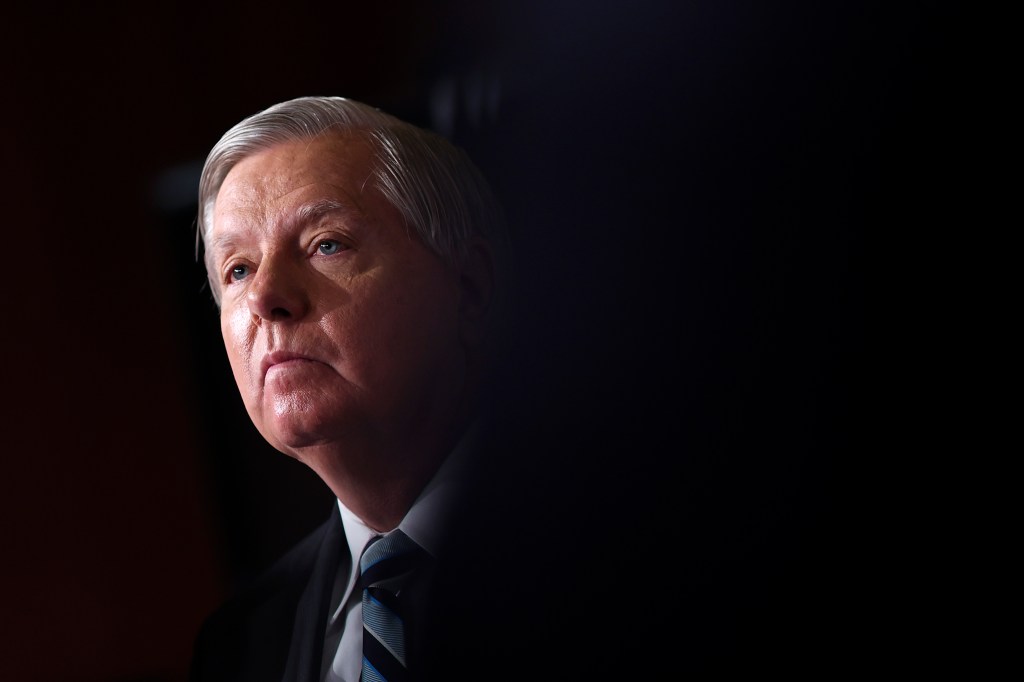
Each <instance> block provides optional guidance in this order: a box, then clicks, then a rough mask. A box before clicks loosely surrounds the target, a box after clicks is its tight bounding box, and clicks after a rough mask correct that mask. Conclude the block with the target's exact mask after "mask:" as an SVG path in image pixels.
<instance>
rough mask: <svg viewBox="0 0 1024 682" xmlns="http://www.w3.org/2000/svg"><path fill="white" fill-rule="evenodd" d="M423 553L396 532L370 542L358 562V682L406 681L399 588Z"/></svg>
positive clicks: (404, 535)
mask: <svg viewBox="0 0 1024 682" xmlns="http://www.w3.org/2000/svg"><path fill="white" fill-rule="evenodd" d="M424 554H425V553H424V551H423V548H421V547H420V546H419V545H417V544H416V543H415V542H413V541H412V540H410V539H409V536H408V535H406V534H405V533H403V532H402V531H400V530H396V531H392V532H391V533H389V534H387V535H379V536H377V537H376V538H374V539H372V540H370V542H369V543H368V544H367V546H366V549H364V550H363V556H362V558H361V559H360V560H359V570H360V577H359V584H360V586H361V587H362V588H363V674H362V677H361V679H362V682H401V681H402V680H408V679H410V678H409V671H408V667H407V662H406V657H405V654H406V650H405V644H406V627H405V622H404V621H403V617H404V614H403V613H402V602H401V588H402V585H403V583H404V582H405V580H406V579H407V578H408V577H409V574H410V573H412V571H413V569H414V568H415V567H416V563H417V561H418V560H419V559H420V557H421V556H423V555H424Z"/></svg>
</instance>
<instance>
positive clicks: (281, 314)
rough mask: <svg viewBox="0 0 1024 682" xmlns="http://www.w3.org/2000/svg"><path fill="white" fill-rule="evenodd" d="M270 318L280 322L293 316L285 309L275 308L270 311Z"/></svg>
mask: <svg viewBox="0 0 1024 682" xmlns="http://www.w3.org/2000/svg"><path fill="white" fill-rule="evenodd" d="M270 316H271V317H272V318H273V319H275V320H280V319H283V318H289V317H291V316H292V314H291V313H290V312H288V311H287V310H285V309H284V308H273V309H272V310H271V311H270Z"/></svg>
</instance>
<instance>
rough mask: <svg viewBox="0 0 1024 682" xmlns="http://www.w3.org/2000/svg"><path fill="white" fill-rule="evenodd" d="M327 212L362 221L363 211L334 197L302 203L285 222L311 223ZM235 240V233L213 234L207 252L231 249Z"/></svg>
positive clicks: (295, 223)
mask: <svg viewBox="0 0 1024 682" xmlns="http://www.w3.org/2000/svg"><path fill="white" fill-rule="evenodd" d="M329 213H339V214H341V215H342V216H343V217H345V218H347V219H348V220H352V221H362V220H363V213H362V211H360V210H359V209H358V208H355V207H353V206H350V205H349V204H345V203H342V202H340V201H337V200H335V199H321V200H319V201H314V202H312V203H308V204H303V205H302V206H300V207H299V208H298V209H296V211H295V214H294V215H292V216H291V217H290V218H288V220H287V224H288V225H289V226H291V227H294V226H296V225H304V224H306V223H311V222H313V221H315V220H317V219H319V218H321V217H323V216H325V215H327V214H329ZM234 242H235V235H233V234H230V233H229V234H220V235H214V236H213V237H211V238H210V239H209V243H208V244H207V252H209V253H211V254H215V253H217V252H218V251H221V250H225V251H229V250H231V246H232V245H233V244H234Z"/></svg>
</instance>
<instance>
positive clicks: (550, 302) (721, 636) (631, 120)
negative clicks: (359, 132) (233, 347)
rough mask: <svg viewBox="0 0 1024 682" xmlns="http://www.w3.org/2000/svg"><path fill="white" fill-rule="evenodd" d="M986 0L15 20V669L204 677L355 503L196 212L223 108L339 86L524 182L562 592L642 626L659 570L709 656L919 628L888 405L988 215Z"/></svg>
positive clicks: (539, 496)
mask: <svg viewBox="0 0 1024 682" xmlns="http://www.w3.org/2000/svg"><path fill="white" fill-rule="evenodd" d="M958 20H959V17H958V15H957V14H956V13H955V12H954V10H953V9H952V8H951V7H947V6H944V5H941V4H929V6H928V9H924V8H918V7H916V6H908V5H896V4H886V5H884V6H881V7H876V6H873V5H870V4H864V3H813V2H806V3H801V2H785V3H757V2H739V1H729V2H716V3H710V2H708V3H672V2H666V1H663V0H641V1H639V2H631V3H624V2H608V3H579V2H570V1H568V0H559V1H555V2H544V3H541V2H532V1H531V2H517V3H511V2H491V3H465V2H456V1H450V2H443V3H412V2H398V3H387V4H386V5H382V6H374V7H368V6H365V5H359V6H346V5H345V4H344V3H334V4H331V5H320V4H317V3H301V2H299V3H292V4H290V5H289V8H288V9H282V8H275V9H273V10H269V9H268V10H264V9H261V8H259V7H254V6H250V5H246V4H242V3H239V4H237V5H234V4H230V3H225V4H218V5H216V6H213V7H207V6H200V5H198V4H191V3H176V4H170V3H167V4H165V5H155V6H153V7H151V8H148V9H146V10H145V11H143V10H141V9H140V10H138V11H137V12H130V11H125V10H115V9H112V8H91V9H87V8H85V7H79V6H73V5H59V4H58V5H48V6H47V7H46V8H45V9H44V8H39V9H22V10H19V11H18V13H16V14H15V15H14V16H13V17H12V18H10V19H8V20H7V22H6V26H5V28H4V32H5V34H6V35H5V40H4V43H3V46H2V48H0V50H2V53H0V54H2V56H3V64H4V73H5V77H4V82H3V88H4V92H5V98H4V102H5V104H4V128H3V130H4V132H5V133H6V139H5V143H6V144H5V145H4V147H5V153H4V168H3V178H4V183H3V187H4V194H5V196H6V201H5V203H6V204H7V207H8V219H9V221H10V222H9V223H8V225H7V227H6V229H5V230H4V240H3V242H2V243H3V250H2V253H3V260H4V268H3V278H4V282H3V290H4V291H5V292H6V293H7V295H8V296H9V298H10V299H11V300H10V303H11V305H10V308H9V310H10V312H11V313H13V314H11V315H9V316H8V318H7V321H6V322H5V325H4V328H5V333H4V337H5V338H4V357H5V359H6V360H7V363H8V366H9V367H10V368H11V369H13V370H14V371H13V372H8V373H7V375H6V377H5V382H4V385H5V394H6V396H7V400H5V405H6V406H5V408H4V414H5V428H4V433H5V437H4V450H5V453H7V456H6V458H5V459H6V460H7V461H8V462H9V463H10V465H13V467H11V466H9V467H8V471H7V475H6V476H5V488H6V489H7V490H6V491H5V495H4V503H5V505H10V509H6V508H5V509H4V510H3V512H4V513H3V516H4V518H5V520H6V522H7V523H9V524H10V528H9V529H7V528H5V530H4V536H5V545H6V547H5V554H6V556H7V559H6V560H5V562H4V569H3V570H4V573H5V575H4V583H5V584H6V586H7V588H8V590H9V594H8V595H7V596H6V602H7V604H8V605H9V606H10V608H12V613H13V614H14V616H13V617H7V618H5V625H4V632H3V637H2V642H3V644H2V646H3V650H2V656H0V659H2V660H3V661H5V665H7V666H8V667H9V668H10V669H11V670H12V671H14V672H13V674H14V675H15V677H16V678H18V679H40V680H49V679H66V678H67V676H68V675H67V671H69V670H71V669H73V670H74V671H75V676H76V677H77V678H78V679H87V680H88V679H95V680H144V679H145V680H156V679H159V680H174V679H181V678H182V676H183V675H184V671H185V669H186V666H187V662H188V656H189V650H190V646H191V639H192V637H193V636H194V634H195V631H196V628H197V627H198V625H199V622H200V620H201V619H202V617H203V616H204V615H205V614H206V613H208V612H209V611H210V610H211V609H212V608H213V607H214V606H215V605H216V604H217V603H219V601H220V600H221V599H222V598H223V597H224V596H225V595H226V594H227V593H228V592H229V591H230V590H231V589H232V587H233V586H235V585H236V584H238V583H239V582H241V581H244V580H245V579H246V578H248V577H250V576H252V575H253V574H254V573H257V572H258V571H259V570H260V569H261V568H263V567H265V566H266V565H267V563H269V562H270V561H271V560H273V558H275V557H276V556H278V555H279V554H280V553H281V552H282V551H284V550H285V549H286V548H287V547H288V546H290V545H291V544H292V543H293V542H294V541H295V540H297V539H298V538H299V537H301V536H302V535H303V534H304V533H305V532H307V531H308V530H309V529H311V528H312V527H314V526H315V525H317V524H318V523H319V522H320V520H321V519H322V518H323V516H324V515H325V514H326V512H327V510H328V509H329V506H330V504H331V499H330V497H329V495H328V494H327V491H326V490H325V489H324V487H323V486H322V485H321V484H320V483H319V481H318V480H317V479H316V478H315V476H313V475H312V474H311V473H310V472H308V471H307V470H305V469H304V468H302V467H301V465H298V464H297V463H295V462H293V461H291V460H289V459H287V458H285V457H283V456H280V455H279V454H277V453H275V452H272V451H271V450H270V449H269V448H268V446H266V445H265V444H264V443H263V442H262V441H261V440H260V438H259V436H258V434H256V433H255V430H254V429H253V428H252V426H251V424H250V423H249V422H248V419H247V417H246V416H245V414H244V411H243V409H242V407H241V403H240V401H239V400H238V398H237V392H236V389H235V388H234V385H233V382H232V380H231V377H230V373H229V370H228V368H227V364H226V359H225V357H224V353H223V347H222V345H221V342H220V340H219V335H218V324H217V315H216V311H215V308H214V306H213V304H212V302H211V301H210V300H209V296H208V294H207V292H206V290H205V288H204V287H205V284H204V281H205V274H204V273H203V271H202V268H201V267H200V266H199V265H197V264H196V263H195V260H194V232H193V229H192V226H193V220H194V215H195V199H194V193H195V183H196V181H197V177H198V167H199V165H201V162H202V160H203V158H204V156H205V154H206V152H207V151H208V150H209V148H210V147H211V146H212V145H213V144H214V142H216V140H217V139H218V138H219V136H220V135H221V134H222V133H223V132H224V131H225V130H227V129H228V128H229V127H230V126H231V125H233V124H234V123H236V122H237V121H238V120H240V119H241V118H243V117H244V116H247V115H249V114H251V113H254V112H255V111H257V110H259V109H262V108H264V107H266V106H269V105H270V104H273V103H275V102H278V101H281V100H284V99H288V98H291V97H296V96H300V95H309V94H331V95H344V96H348V97H352V98H355V99H359V100H362V101H365V102H367V103H370V104H373V105H375V106H379V107H381V108H383V109H385V110H386V111H389V112H391V113H394V114H396V115H399V116H402V117H404V118H406V119H408V120H410V121H412V122H414V123H418V124H420V125H424V126H427V127H433V128H435V129H438V130H439V131H441V132H443V133H445V134H447V135H449V136H450V137H451V138H452V139H453V140H454V141H456V142H457V143H459V144H461V145H462V146H464V147H465V148H466V149H467V150H468V151H469V152H470V155H471V156H472V157H473V158H474V159H476V160H477V162H478V164H479V165H480V166H481V167H482V169H483V170H484V172H485V174H486V175H488V176H489V177H490V178H491V179H492V181H493V183H494V185H495V188H496V189H497V191H498V194H499V195H500V197H501V198H502V200H503V203H504V205H505V207H506V210H507V212H508V215H509V218H510V222H511V225H512V228H513V238H514V240H515V243H516V257H517V264H518V280H517V285H518V292H519V299H518V301H519V303H518V306H519V318H518V319H519V322H518V325H517V330H516V339H515V346H514V348H515V349H516V352H515V353H514V361H515V363H514V365H513V367H514V369H512V370H510V371H509V373H508V376H506V377H505V380H506V381H507V384H506V387H505V388H506V390H505V391H504V393H505V396H506V399H507V404H506V405H505V406H504V409H505V412H504V415H505V417H506V420H505V426H506V427H508V433H509V439H508V440H507V444H508V445H509V447H507V448H505V452H504V453H503V455H502V456H503V457H504V458H505V459H504V460H503V461H502V464H503V465H504V466H506V467H507V472H508V478H507V479H505V481H506V485H507V489H506V490H505V491H504V492H505V493H506V495H505V497H504V498H503V499H505V498H507V499H508V500H509V501H510V504H511V505H512V506H510V508H509V511H508V514H507V517H506V521H507V522H508V523H509V524H510V525H511V526H514V527H519V528H522V527H523V526H524V525H526V527H529V528H536V529H537V532H538V533H539V534H542V535H544V536H545V537H562V536H564V537H567V538H571V541H567V546H569V547H570V548H572V547H577V548H579V551H578V552H571V551H570V552H568V555H567V557H563V558H565V559H566V560H567V561H568V563H567V565H568V566H569V567H570V569H569V570H570V573H574V574H575V575H570V576H568V577H563V576H559V577H558V579H557V581H558V582H562V583H564V582H566V581H568V582H569V583H570V584H575V585H577V586H578V589H577V591H578V593H579V594H587V595H593V596H594V598H593V599H592V600H589V601H587V600H585V601H587V603H588V604H590V608H593V612H592V613H587V614H586V616H585V617H587V618H607V619H608V624H607V627H608V628H609V629H608V631H607V632H608V633H610V634H607V635H606V636H607V637H608V638H609V639H608V641H604V640H602V641H601V642H600V645H599V646H595V649H594V651H603V650H606V649H601V648H599V647H612V648H614V647H615V646H616V644H618V645H620V646H626V643H627V642H632V641H633V640H632V639H629V638H623V639H622V640H618V639H617V637H616V635H615V633H616V632H619V631H621V630H622V629H623V628H628V627H629V626H627V625H625V622H626V619H627V618H628V617H629V616H628V615H627V614H628V613H629V611H628V610H626V609H622V608H619V607H620V606H625V605H628V604H629V603H631V602H632V601H633V600H634V599H637V598H643V599H647V597H646V596H643V595H644V594H647V593H648V591H650V590H652V589H653V590H654V594H655V595H656V596H655V597H651V599H654V600H655V601H658V600H659V599H661V600H663V601H664V603H665V604H666V605H667V606H666V614H663V615H664V616H665V618H667V619H668V622H669V623H670V624H674V625H676V626H678V627H677V628H676V629H675V630H673V633H675V635H673V636H672V637H668V638H667V641H668V642H669V643H670V644H671V647H670V649H671V650H672V651H678V653H677V654H676V656H675V658H674V659H673V660H675V661H676V663H677V664H679V665H682V667H683V668H685V667H686V663H685V662H686V661H696V660H697V659H699V660H700V661H703V662H707V661H713V665H715V666H721V667H723V668H730V667H734V666H737V665H741V666H754V667H755V668H756V667H757V666H758V665H762V664H763V665H766V666H768V667H775V668H777V669H780V670H792V669H799V668H802V667H810V668H813V669H819V668H822V667H823V668H824V669H828V670H833V669H834V670H846V669H849V668H851V667H853V666H855V665H857V664H860V663H864V662H865V661H866V660H867V658H868V652H878V651H885V650H889V648H890V647H892V648H895V649H899V648H900V646H901V645H899V644H893V643H892V642H899V641H902V640H901V632H900V626H899V625H898V624H897V625H895V626H894V624H893V621H894V620H895V621H897V623H898V622H900V619H899V618H881V619H879V618H878V617H877V613H878V609H883V610H884V609H886V608H892V602H891V601H888V599H883V600H878V599H875V598H876V597H878V596H879V594H881V593H880V592H879V590H880V589H881V587H880V586H881V585H882V584H884V583H886V582H887V580H886V579H882V578H881V576H889V577H890V578H891V576H892V574H893V571H894V569H893V568H892V565H893V564H894V563H895V562H896V560H897V559H896V557H898V556H899V555H900V551H901V550H903V549H904V548H902V547H900V546H897V545H899V543H893V542H892V538H891V533H889V532H887V530H888V528H887V526H888V525H889V524H891V523H894V522H893V521H891V520H890V516H889V513H890V505H891V502H892V499H891V493H892V492H893V491H892V485H891V484H889V483H888V482H889V481H890V480H891V478H892V476H891V475H890V474H894V473H895V470H896V469H898V468H899V467H898V466H897V465H896V464H895V461H896V460H895V459H890V457H892V458H896V457H898V456H899V452H893V451H891V450H895V449H896V448H897V447H898V446H899V442H898V441H895V440H893V439H891V438H890V437H889V433H888V428H889V427H890V426H892V425H893V422H894V421H899V419H900V416H899V415H901V414H903V411H902V408H903V407H904V406H903V405H901V403H900V401H901V395H902V394H901V391H902V390H903V389H904V388H905V385H906V384H907V383H909V380H908V379H907V377H906V376H905V374H904V372H903V370H904V369H905V368H904V367H903V366H902V365H900V364H899V363H897V362H894V361H893V359H892V353H893V350H892V349H894V348H904V346H903V344H904V343H905V342H904V341H903V340H902V338H901V336H900V335H901V333H902V331H903V330H904V325H906V324H907V322H908V316H909V317H912V316H913V314H914V313H913V311H912V310H906V309H904V308H903V307H902V299H899V300H894V297H896V296H897V294H895V293H894V292H895V291H896V290H897V288H896V287H898V286H899V285H901V284H906V282H900V281H894V279H893V278H892V274H893V271H894V268H893V265H894V261H896V260H897V258H896V254H897V253H902V251H901V248H900V247H902V246H903V245H904V244H906V243H907V242H908V241H913V240H914V239H916V238H917V237H918V235H919V234H920V233H921V231H922V230H923V229H924V228H927V229H929V230H937V229H941V226H942V225H945V224H948V223H950V222H955V221H957V220H959V219H960V218H961V216H962V215H964V214H965V213H966V212H967V210H968V205H969V201H970V200H969V198H968V197H967V196H966V195H965V194H964V193H963V189H964V187H965V185H964V181H963V179H962V176H963V175H964V173H965V165H964V164H965V159H967V157H968V155H969V150H968V147H969V145H968V143H967V142H966V141H965V137H964V136H963V135H962V134H960V133H959V131H960V130H961V129H962V127H963V126H964V119H963V117H962V114H963V104H962V103H963V101H964V97H960V96H958V94H957V93H959V92H960V91H961V90H962V89H969V88H970V83H971V73H970V71H969V68H968V66H967V63H966V60H965V56H964V54H963V52H964V50H965V49H966V48H965V47H964V45H963V37H964V36H963V31H964V30H965V29H964V28H963V27H962V26H961V25H960V24H959V23H958ZM968 99H969V98H968ZM445 112H448V113H445ZM895 264H896V265H897V267H896V271H898V272H899V273H900V275H899V276H898V277H897V278H896V280H899V279H900V278H901V277H902V278H908V279H909V278H912V277H913V274H912V272H913V271H912V270H910V269H907V268H901V267H900V264H899V263H898V262H897V263H895ZM908 371H909V370H908ZM894 415H895V416H894ZM529 524H534V525H529ZM548 549H549V548H548ZM632 551H635V552H637V555H638V559H636V560H634V559H629V560H628V561H623V560H622V557H623V556H625V555H626V554H627V553H629V552H632ZM644 559H648V560H652V561H653V564H652V563H648V562H646V561H644ZM555 564H556V566H555V567H551V566H550V565H549V563H548V562H547V561H545V566H546V568H545V571H553V572H555V573H557V572H558V570H559V569H558V568H557V562H555ZM581 566H582V567H596V568H595V570H593V571H589V570H587V569H586V568H584V569H583V571H582V572H583V575H580V571H581V568H580V567H581ZM897 573H898V572H897ZM638 591H639V592H638ZM885 594H886V596H887V597H888V594H889V593H888V592H885ZM638 595H639V596H638ZM535 596H536V595H524V598H526V599H529V598H533V597H535ZM883 603H885V604H887V606H883ZM605 607H614V608H608V609H607V610H606V609H605ZM897 611H899V609H898V608H897ZM682 613H685V614H688V615H685V617H684V616H681V615H679V614H682ZM871 614H875V616H873V617H872V616H871ZM880 621H882V622H880ZM676 635H678V636H676ZM676 647H678V649H676ZM659 652H662V653H659ZM663 652H664V648H661V649H657V650H654V651H648V652H643V653H642V656H643V657H644V658H645V660H648V659H650V658H651V657H654V658H657V657H658V656H660V655H663ZM633 655H640V654H637V652H635V651H629V652H618V653H616V654H615V655H612V656H610V660H612V661H615V662H617V663H618V664H623V662H624V661H626V660H627V659H628V658H629V657H630V656H633ZM582 658H583V659H584V660H587V661H591V662H592V663H588V664H587V665H585V666H584V668H585V669H588V670H591V668H592V670H591V672H599V671H601V670H602V663H601V656H600V655H594V654H582ZM694 665H696V664H694ZM612 668H614V666H612ZM610 669H611V668H610Z"/></svg>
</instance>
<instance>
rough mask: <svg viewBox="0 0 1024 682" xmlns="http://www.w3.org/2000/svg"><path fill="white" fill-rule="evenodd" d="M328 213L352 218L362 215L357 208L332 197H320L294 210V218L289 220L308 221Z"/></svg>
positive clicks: (300, 222) (295, 221)
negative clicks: (318, 199)
mask: <svg viewBox="0 0 1024 682" xmlns="http://www.w3.org/2000/svg"><path fill="white" fill-rule="evenodd" d="M328 213H341V214H343V215H344V216H346V217H348V218H352V219H354V220H355V219H359V218H361V217H362V213H361V212H360V211H359V210H358V209H356V208H353V207H352V206H349V205H348V204H343V203H341V202H340V201H336V200H334V199H321V200H320V201H314V202H313V203H311V204H304V205H303V206H300V207H299V209H298V210H297V211H296V212H295V216H294V218H292V220H290V221H289V222H292V223H298V224H302V223H308V222H312V221H314V220H316V219H317V218H319V217H321V216H323V215H326V214H328Z"/></svg>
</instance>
